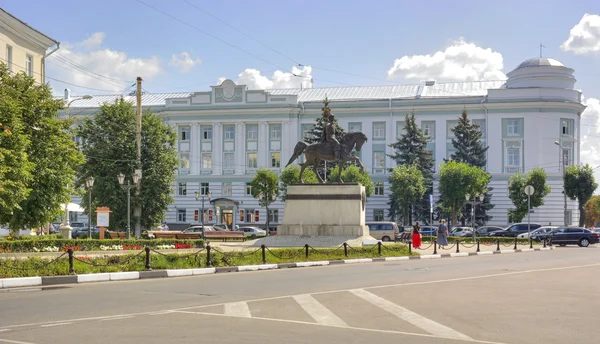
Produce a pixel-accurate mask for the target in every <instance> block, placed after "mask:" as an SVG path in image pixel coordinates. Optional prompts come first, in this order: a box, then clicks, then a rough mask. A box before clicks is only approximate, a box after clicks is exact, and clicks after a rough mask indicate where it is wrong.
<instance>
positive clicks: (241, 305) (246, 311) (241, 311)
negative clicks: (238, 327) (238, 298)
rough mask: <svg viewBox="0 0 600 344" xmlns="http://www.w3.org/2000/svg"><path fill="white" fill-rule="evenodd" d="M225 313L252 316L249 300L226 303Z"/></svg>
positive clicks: (245, 316)
mask: <svg viewBox="0 0 600 344" xmlns="http://www.w3.org/2000/svg"><path fill="white" fill-rule="evenodd" d="M225 315H229V316H236V317H244V318H252V314H251V313H250V308H249V307H248V303H247V302H231V303H226V304H225Z"/></svg>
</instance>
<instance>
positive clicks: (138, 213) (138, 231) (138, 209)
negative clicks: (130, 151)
mask: <svg viewBox="0 0 600 344" xmlns="http://www.w3.org/2000/svg"><path fill="white" fill-rule="evenodd" d="M136 84H137V90H136V98H137V99H136V100H137V104H136V112H137V116H136V131H135V139H136V148H137V156H136V158H137V159H136V165H137V166H136V169H140V171H141V170H142V77H141V76H138V77H137V80H136ZM141 190H142V181H141V178H140V180H138V183H136V186H135V196H136V199H137V202H136V205H135V209H134V215H135V237H136V238H139V237H141V236H142V223H141V221H142V202H141V200H140V195H141V193H142V192H141Z"/></svg>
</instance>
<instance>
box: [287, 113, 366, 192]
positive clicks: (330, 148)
mask: <svg viewBox="0 0 600 344" xmlns="http://www.w3.org/2000/svg"><path fill="white" fill-rule="evenodd" d="M334 120H335V116H334V115H333V114H330V115H329V116H328V117H327V123H326V124H325V126H324V128H323V132H322V134H321V140H320V142H318V143H313V144H308V143H306V142H304V141H298V143H297V144H296V147H295V148H294V155H293V156H292V157H291V158H290V161H288V163H287V165H285V167H288V166H289V165H290V164H291V163H292V162H294V160H296V159H298V157H299V156H300V155H301V154H302V153H304V158H305V159H304V163H302V164H300V167H301V168H300V177H299V178H298V179H299V182H300V183H302V184H303V183H304V181H303V180H302V174H303V173H304V169H305V168H307V167H309V166H312V168H313V170H314V171H315V174H316V175H317V178H319V181H320V182H321V183H325V181H324V180H323V178H321V176H320V175H319V173H318V171H317V167H318V166H319V164H320V163H321V161H327V162H334V163H337V164H338V166H339V173H338V176H337V181H338V183H343V182H342V170H343V169H344V166H345V165H346V162H348V161H352V162H354V163H357V164H358V165H359V166H360V171H361V172H362V171H363V170H364V169H365V167H364V166H363V164H362V163H361V161H360V159H359V158H358V157H356V156H354V155H353V154H352V150H353V149H356V151H357V152H360V149H361V148H362V145H363V144H364V143H365V142H367V141H368V139H367V136H366V135H365V134H364V133H362V132H352V133H347V134H346V135H344V138H342V140H341V142H338V140H337V139H336V138H335V133H336V131H335V124H334Z"/></svg>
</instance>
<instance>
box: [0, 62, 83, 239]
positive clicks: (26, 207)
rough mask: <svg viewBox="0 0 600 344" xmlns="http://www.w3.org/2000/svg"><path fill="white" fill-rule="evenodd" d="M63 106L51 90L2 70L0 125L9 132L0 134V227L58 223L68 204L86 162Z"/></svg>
mask: <svg viewBox="0 0 600 344" xmlns="http://www.w3.org/2000/svg"><path fill="white" fill-rule="evenodd" d="M62 107H63V103H62V101H61V100H56V99H53V97H52V90H51V89H50V87H49V86H48V85H46V84H43V85H37V84H36V83H35V80H34V79H33V78H31V77H28V76H26V75H25V74H24V73H18V74H16V75H11V73H10V72H9V71H8V70H7V69H6V66H4V65H3V64H2V65H1V66H0V122H3V123H4V124H3V126H4V125H6V126H7V127H8V128H10V129H9V132H8V133H11V135H7V134H8V133H7V132H6V130H4V133H0V161H2V165H3V166H2V167H1V168H0V180H1V181H0V186H1V187H0V223H8V225H9V227H10V228H11V229H13V230H14V229H22V228H36V227H40V226H44V225H46V224H47V223H49V222H52V221H54V220H55V219H56V218H57V217H58V215H59V214H60V212H61V208H62V207H61V205H62V204H64V203H66V202H67V201H68V200H69V199H70V193H71V191H72V188H71V185H72V182H73V179H74V177H75V169H76V168H77V166H78V165H79V164H80V163H81V162H82V161H83V157H82V155H81V153H80V152H79V151H78V150H77V147H76V145H75V142H73V140H72V135H71V134H70V130H69V129H70V125H71V122H70V121H68V120H62V119H60V118H58V116H57V114H58V110H60V109H61V108H62Z"/></svg>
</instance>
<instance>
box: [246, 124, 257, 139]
mask: <svg viewBox="0 0 600 344" xmlns="http://www.w3.org/2000/svg"><path fill="white" fill-rule="evenodd" d="M246 140H258V125H257V124H246Z"/></svg>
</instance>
